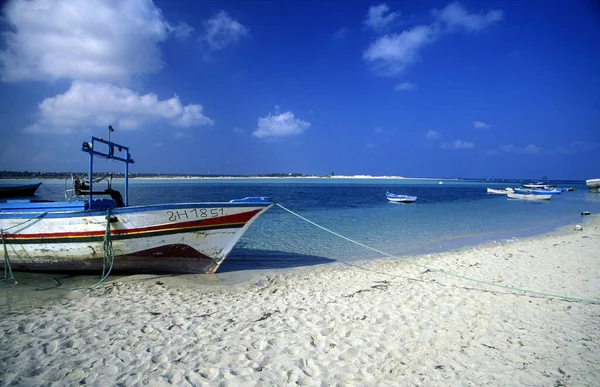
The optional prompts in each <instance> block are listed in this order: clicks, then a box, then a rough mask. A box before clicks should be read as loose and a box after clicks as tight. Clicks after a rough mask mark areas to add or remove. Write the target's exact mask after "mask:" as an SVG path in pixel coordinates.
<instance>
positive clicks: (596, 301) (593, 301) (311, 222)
mask: <svg viewBox="0 0 600 387" xmlns="http://www.w3.org/2000/svg"><path fill="white" fill-rule="evenodd" d="M275 204H277V206H278V207H280V208H281V209H283V210H285V211H287V212H289V213H290V214H292V215H294V216H297V217H298V218H300V219H302V220H304V221H306V222H308V223H310V224H312V225H313V226H315V227H317V228H320V229H321V230H323V231H326V232H328V233H330V234H333V235H335V236H337V237H339V238H342V239H344V240H346V241H348V242H351V243H354V244H356V245H359V246H361V247H364V248H366V249H368V250H371V251H374V252H376V253H379V254H382V255H384V256H387V257H390V258H394V259H399V260H401V261H404V262H406V263H409V264H411V265H414V266H418V267H422V268H425V269H427V270H429V271H432V272H435V273H440V274H445V275H448V276H452V277H456V278H460V279H463V280H467V281H472V282H477V283H481V284H485V285H489V286H495V287H498V288H502V289H506V290H511V291H518V292H524V293H530V294H537V295H541V296H544V297H553V298H559V299H563V300H567V301H576V302H584V303H590V304H600V300H592V299H585V298H577V297H569V296H564V295H560V294H551V293H544V292H538V291H535V290H529V289H521V288H517V287H513V286H506V285H500V284H497V283H494V282H489V281H485V280H480V279H477V278H471V277H467V276H464V275H461V274H457V273H452V272H449V271H445V270H442V269H436V268H433V267H429V266H426V265H422V264H419V263H416V262H414V261H410V260H407V259H405V258H402V257H397V256H395V255H392V254H389V253H386V252H384V251H381V250H377V249H375V248H373V247H370V246H367V245H365V244H364V243H360V242H357V241H355V240H353V239H350V238H348V237H345V236H343V235H341V234H338V233H337V232H335V231H332V230H330V229H328V228H325V227H323V226H321V225H319V224H317V223H315V222H313V221H311V220H309V219H307V218H305V217H303V216H302V215H300V214H297V213H295V212H294V211H292V210H290V209H288V208H285V207H284V206H282V205H281V204H279V203H275ZM339 261H340V262H344V261H342V260H339ZM344 263H346V262H344ZM352 266H356V265H352ZM385 274H388V275H389V273H385Z"/></svg>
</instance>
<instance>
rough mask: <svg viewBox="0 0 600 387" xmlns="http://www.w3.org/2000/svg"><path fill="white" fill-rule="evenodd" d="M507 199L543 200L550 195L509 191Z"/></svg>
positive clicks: (550, 197)
mask: <svg viewBox="0 0 600 387" xmlns="http://www.w3.org/2000/svg"><path fill="white" fill-rule="evenodd" d="M506 196H507V197H508V198H509V199H517V200H534V201H544V200H550V199H552V195H540V194H520V193H509V194H507V195H506Z"/></svg>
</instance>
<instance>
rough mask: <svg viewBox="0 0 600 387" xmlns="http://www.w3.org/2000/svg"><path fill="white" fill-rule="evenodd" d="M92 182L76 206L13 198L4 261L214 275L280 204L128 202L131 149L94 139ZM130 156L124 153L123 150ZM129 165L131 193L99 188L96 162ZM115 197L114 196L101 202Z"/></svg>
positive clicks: (30, 266)
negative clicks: (265, 214) (257, 223)
mask: <svg viewBox="0 0 600 387" xmlns="http://www.w3.org/2000/svg"><path fill="white" fill-rule="evenodd" d="M82 151H84V152H86V153H88V154H89V155H90V165H89V172H88V178H87V181H85V180H79V179H75V180H74V191H75V194H76V196H75V197H74V199H73V200H71V201H65V202H48V201H36V200H8V201H7V202H6V203H3V204H0V231H1V232H2V244H3V247H4V252H5V253H4V254H5V259H4V264H8V265H10V268H12V269H13V270H29V271H60V272H63V271H97V270H103V269H104V268H106V267H110V268H111V269H112V270H114V271H123V272H133V273H160V272H169V273H182V272H183V273H214V272H215V271H216V270H217V269H218V267H219V265H220V264H221V262H223V260H224V259H225V258H226V257H227V255H228V254H229V252H230V251H231V250H232V248H233V247H234V246H235V244H236V243H237V241H238V240H239V239H240V238H241V237H242V235H243V234H244V232H245V231H246V230H247V229H248V228H249V227H250V225H251V224H252V223H253V222H254V221H255V220H256V219H257V218H258V217H259V216H260V215H261V214H262V213H263V212H265V211H266V210H267V209H269V208H270V207H271V206H273V204H274V202H273V201H272V200H271V199H269V198H265V197H248V198H244V199H239V200H231V201H227V202H194V203H167V204H154V205H144V206H129V205H128V172H129V170H128V166H129V164H132V163H133V162H134V161H133V159H132V158H131V156H130V154H129V148H128V147H126V146H123V145H119V144H117V143H114V142H111V141H110V135H109V141H106V140H103V139H101V138H96V137H92V139H91V141H90V142H85V143H84V144H83V146H82ZM120 152H123V153H124V155H123V156H120V155H118V153H120ZM95 157H100V158H104V159H108V160H115V161H120V162H122V163H124V164H125V173H124V196H122V195H121V193H120V192H118V191H116V190H113V189H112V188H111V187H110V184H109V185H108V188H107V189H105V190H95V189H94V187H95V185H96V183H97V182H94V180H93V160H94V158H95ZM100 196H108V197H100Z"/></svg>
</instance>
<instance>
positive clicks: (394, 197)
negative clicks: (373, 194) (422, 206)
mask: <svg viewBox="0 0 600 387" xmlns="http://www.w3.org/2000/svg"><path fill="white" fill-rule="evenodd" d="M385 197H386V198H387V200H389V201H390V202H397V203H412V202H414V201H415V200H417V197H416V196H409V195H398V194H395V193H391V192H386V193H385Z"/></svg>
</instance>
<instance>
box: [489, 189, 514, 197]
mask: <svg viewBox="0 0 600 387" xmlns="http://www.w3.org/2000/svg"><path fill="white" fill-rule="evenodd" d="M512 192H515V191H514V190H513V189H512V188H510V187H507V188H504V189H495V188H488V189H487V193H489V194H496V195H506V194H508V193H512Z"/></svg>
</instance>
